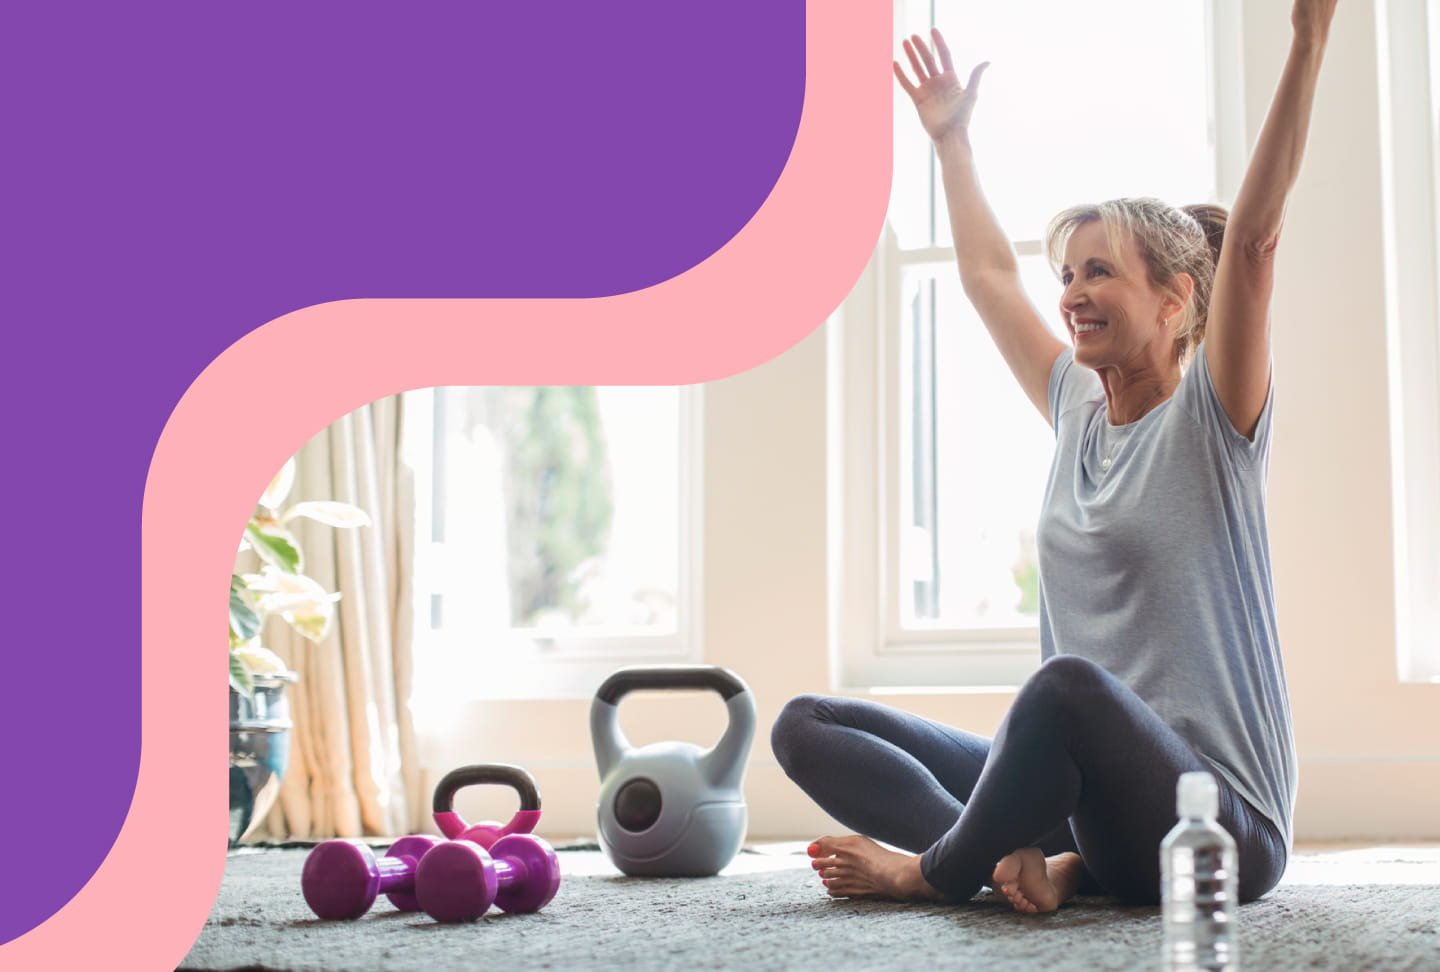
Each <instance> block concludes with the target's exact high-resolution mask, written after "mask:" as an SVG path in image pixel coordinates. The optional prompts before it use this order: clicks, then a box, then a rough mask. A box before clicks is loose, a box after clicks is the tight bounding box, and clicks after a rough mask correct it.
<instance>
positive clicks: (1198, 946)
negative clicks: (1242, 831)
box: [1160, 773, 1240, 972]
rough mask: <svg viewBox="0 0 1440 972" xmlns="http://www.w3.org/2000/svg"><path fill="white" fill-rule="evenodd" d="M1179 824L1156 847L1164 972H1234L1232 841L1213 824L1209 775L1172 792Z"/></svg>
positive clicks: (1186, 780)
mask: <svg viewBox="0 0 1440 972" xmlns="http://www.w3.org/2000/svg"><path fill="white" fill-rule="evenodd" d="M1175 795H1176V803H1177V805H1178V809H1179V811H1180V822H1179V823H1177V824H1176V825H1175V829H1174V830H1172V831H1170V833H1168V834H1166V835H1165V839H1164V841H1162V842H1161V844H1160V900H1161V911H1162V912H1163V914H1164V917H1165V962H1164V968H1165V969H1166V970H1167V972H1189V970H1207V972H1209V970H1217V972H1218V970H1222V969H1223V970H1230V972H1233V970H1236V969H1238V968H1239V967H1240V964H1239V958H1238V954H1237V944H1238V943H1237V941H1236V934H1235V906H1236V905H1237V904H1238V903H1239V899H1238V898H1237V897H1236V857H1235V841H1234V839H1232V838H1231V836H1230V835H1229V834H1227V833H1226V832H1225V828H1224V827H1221V826H1220V824H1218V823H1217V822H1216V821H1215V814H1216V813H1217V812H1218V810H1219V803H1220V796H1219V790H1218V789H1217V788H1216V786H1215V778H1214V777H1213V776H1211V775H1210V774H1209V773H1185V774H1183V775H1182V776H1181V777H1180V782H1179V784H1178V785H1177V786H1176V789H1175Z"/></svg>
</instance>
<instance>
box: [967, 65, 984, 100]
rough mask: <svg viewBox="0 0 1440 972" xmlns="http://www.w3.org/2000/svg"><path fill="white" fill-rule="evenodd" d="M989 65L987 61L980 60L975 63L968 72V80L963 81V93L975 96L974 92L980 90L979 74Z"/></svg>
mask: <svg viewBox="0 0 1440 972" xmlns="http://www.w3.org/2000/svg"><path fill="white" fill-rule="evenodd" d="M989 66H990V62H989V61H982V62H980V63H979V64H977V65H975V68H974V69H973V70H972V71H971V72H970V80H969V81H966V82H965V93H966V94H967V95H969V96H970V97H972V98H973V97H975V93H976V92H977V91H979V90H980V76H981V75H982V74H984V73H985V69H986V68H988V67H989Z"/></svg>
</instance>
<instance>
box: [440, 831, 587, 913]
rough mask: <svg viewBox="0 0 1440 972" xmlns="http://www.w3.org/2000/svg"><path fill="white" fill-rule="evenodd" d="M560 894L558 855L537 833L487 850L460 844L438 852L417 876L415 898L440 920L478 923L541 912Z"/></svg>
mask: <svg viewBox="0 0 1440 972" xmlns="http://www.w3.org/2000/svg"><path fill="white" fill-rule="evenodd" d="M558 890H560V863H559V861H558V860H557V859H556V857H555V851H554V849H553V848H551V846H550V845H549V844H548V843H547V842H546V841H545V840H543V839H542V838H540V837H536V836H535V835H534V834H510V835H508V836H505V837H501V838H500V839H499V840H498V841H496V842H495V846H494V847H492V848H490V850H489V851H488V852H487V851H486V850H485V848H483V847H481V846H480V845H479V844H475V843H471V842H470V841H464V840H457V841H453V842H451V843H448V844H444V845H442V846H440V847H437V848H435V849H434V850H432V851H431V852H430V853H428V854H426V855H425V856H424V857H423V858H422V859H421V861H420V867H419V868H418V870H417V871H416V873H415V897H416V898H417V899H418V900H419V902H420V907H421V908H423V909H424V911H425V913H426V914H427V915H429V916H430V917H431V918H434V919H435V920H436V921H474V920H475V919H476V918H479V917H480V916H481V915H483V914H485V912H486V911H488V910H489V909H490V906H491V905H492V904H493V905H496V906H497V907H499V908H500V910H501V911H508V912H526V911H539V910H540V909H541V908H543V907H545V906H546V905H547V904H549V903H550V900H551V899H552V898H554V897H555V892H556V891H558Z"/></svg>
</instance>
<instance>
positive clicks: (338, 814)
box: [254, 395, 430, 838]
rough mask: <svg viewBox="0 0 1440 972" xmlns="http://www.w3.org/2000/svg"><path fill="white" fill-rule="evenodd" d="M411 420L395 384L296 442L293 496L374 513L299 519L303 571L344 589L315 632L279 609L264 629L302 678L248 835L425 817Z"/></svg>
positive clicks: (380, 825)
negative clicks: (359, 517)
mask: <svg viewBox="0 0 1440 972" xmlns="http://www.w3.org/2000/svg"><path fill="white" fill-rule="evenodd" d="M403 426H404V423H403V422H402V399H401V396H398V395H397V396H393V397H391V398H386V399H382V400H381V401H378V402H374V403H372V404H370V405H367V406H365V407H363V408H360V409H358V410H357V411H354V412H351V413H350V414H349V415H346V416H344V417H343V418H341V419H340V420H339V421H337V422H335V423H334V424H333V425H331V426H330V427H329V428H327V429H325V430H324V431H323V432H321V433H320V434H319V435H317V436H315V438H313V439H311V440H310V441H309V442H308V443H306V444H305V446H304V447H303V448H302V449H301V450H300V452H299V454H298V462H297V466H298V468H297V474H296V480H295V487H294V490H293V492H292V493H291V497H290V502H297V501H300V500H325V499H333V500H341V501H343V502H347V503H353V504H355V505H356V506H358V507H360V508H361V509H363V510H365V512H367V513H368V514H369V515H370V518H371V525H370V526H368V527H360V528H358V529H333V528H331V527H327V526H324V525H322V524H318V523H315V522H313V521H311V520H308V519H303V518H302V519H299V520H296V521H292V524H291V526H292V528H293V529H295V530H296V532H297V533H298V534H299V539H300V542H301V544H302V548H303V550H304V553H305V573H307V574H309V575H310V576H311V577H313V578H315V579H316V580H318V581H319V582H320V583H321V584H323V585H325V587H326V589H327V590H331V591H335V590H338V591H340V593H341V598H340V601H339V603H338V604H337V605H336V608H337V615H336V619H335V624H334V625H333V627H332V629H331V631H330V633H329V635H328V636H327V637H326V638H325V639H324V640H323V641H321V642H319V643H314V642H310V641H307V640H305V639H304V638H302V637H300V636H299V635H297V634H295V633H294V632H292V631H291V630H290V629H289V628H288V627H286V626H285V625H284V623H283V622H281V621H279V620H278V619H272V620H271V621H270V623H269V626H268V628H267V630H266V644H267V645H268V646H269V647H271V648H272V649H273V650H275V651H276V652H277V653H278V654H279V655H280V657H281V658H283V659H284V660H285V661H286V663H287V664H288V665H289V667H290V668H292V669H294V670H295V671H296V672H297V673H298V674H299V681H298V682H295V683H293V684H291V685H290V686H289V689H288V692H287V694H288V695H289V698H290V711H291V718H292V719H293V720H294V723H295V728H294V730H293V731H292V732H291V734H290V735H291V744H290V745H291V750H290V763H289V769H288V771H287V772H286V774H285V778H284V782H283V783H282V785H281V787H280V796H279V799H278V800H277V801H276V804H275V806H274V808H273V809H272V810H271V812H270V814H269V816H268V817H267V819H266V821H265V824H264V825H263V826H262V827H260V828H258V829H257V832H256V834H255V835H254V836H258V837H271V838H284V837H316V838H329V837H359V836H366V835H398V834H405V833H409V832H411V831H412V830H414V829H416V828H417V827H420V826H423V825H424V822H425V821H426V820H428V815H429V809H430V807H429V801H428V797H427V795H426V794H425V793H424V792H423V790H422V787H421V775H420V770H419V765H418V761H417V756H416V744H415V732H414V722H413V719H412V717H411V711H410V699H411V695H412V681H413V662H412V635H411V632H412V607H411V576H412V573H413V569H412V568H413V562H414V526H413V524H414V519H415V517H414V509H415V497H414V483H413V478H412V476H411V475H410V471H409V469H408V468H407V467H406V466H405V465H404V464H403V463H402V461H401V454H402V453H401V445H402V443H401V430H402V428H403ZM287 505H288V504H287Z"/></svg>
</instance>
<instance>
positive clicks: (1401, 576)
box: [1375, 0, 1440, 682]
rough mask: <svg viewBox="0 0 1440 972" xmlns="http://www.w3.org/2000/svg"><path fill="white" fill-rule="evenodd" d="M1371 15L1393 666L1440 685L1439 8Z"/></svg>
mask: <svg viewBox="0 0 1440 972" xmlns="http://www.w3.org/2000/svg"><path fill="white" fill-rule="evenodd" d="M1375 13H1376V19H1377V24H1376V26H1377V30H1376V38H1377V42H1378V46H1379V50H1378V52H1377V53H1378V55H1379V58H1378V61H1379V65H1380V71H1379V75H1380V77H1379V83H1380V112H1379V118H1380V146H1381V193H1382V206H1381V209H1382V213H1383V221H1384V246H1385V307H1386V334H1387V338H1388V342H1387V352H1388V358H1389V360H1388V364H1389V388H1390V401H1389V406H1390V455H1391V472H1392V488H1393V491H1394V496H1393V499H1394V506H1393V510H1394V513H1393V517H1394V518H1393V533H1394V572H1395V573H1394V576H1395V641H1396V667H1397V674H1398V677H1399V678H1400V680H1401V681H1406V682H1440V539H1437V538H1440V192H1437V189H1436V186H1437V184H1440V117H1437V112H1440V0H1380V2H1379V3H1377V4H1376V5H1375Z"/></svg>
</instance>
